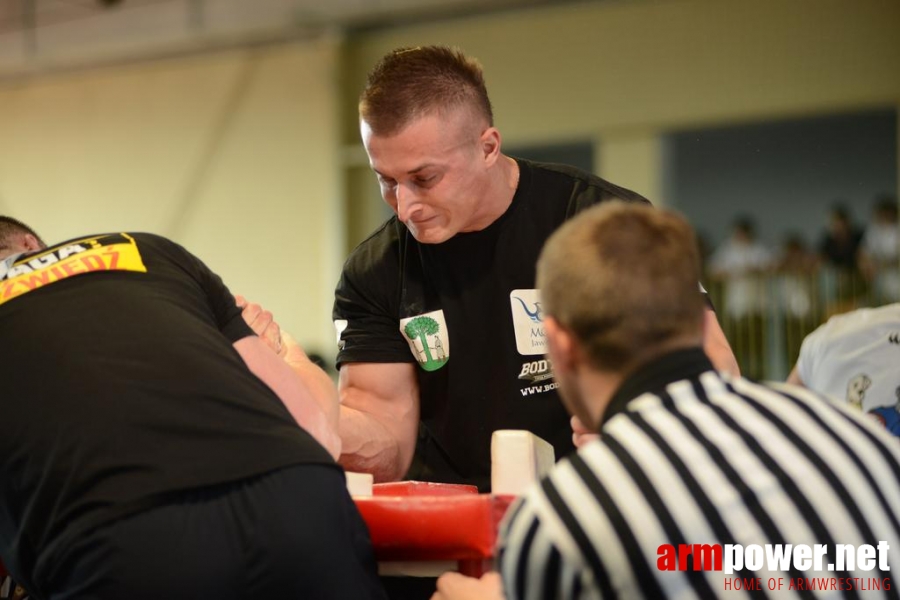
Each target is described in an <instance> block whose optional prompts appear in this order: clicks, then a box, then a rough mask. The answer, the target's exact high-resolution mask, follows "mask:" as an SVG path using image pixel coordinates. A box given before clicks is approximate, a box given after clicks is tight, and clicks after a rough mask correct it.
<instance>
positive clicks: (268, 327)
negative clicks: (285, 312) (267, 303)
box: [234, 295, 287, 358]
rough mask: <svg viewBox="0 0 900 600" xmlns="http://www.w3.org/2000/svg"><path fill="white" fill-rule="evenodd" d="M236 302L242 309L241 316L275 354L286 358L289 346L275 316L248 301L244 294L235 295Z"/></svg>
mask: <svg viewBox="0 0 900 600" xmlns="http://www.w3.org/2000/svg"><path fill="white" fill-rule="evenodd" d="M234 300H235V303H236V304H237V305H238V308H240V309H241V316H242V317H244V321H246V322H247V325H249V326H250V329H252V330H253V331H254V333H256V335H258V336H259V337H260V338H261V339H262V340H263V341H264V342H265V343H266V345H267V346H268V347H269V348H271V349H272V350H273V351H274V352H275V354H277V355H278V356H280V357H282V358H284V357H285V354H286V353H287V348H286V347H285V344H284V339H283V337H282V334H281V327H280V326H279V325H278V323H276V322H275V318H274V317H273V316H272V313H270V312H269V311H267V310H264V309H263V307H262V306H260V305H259V304H255V303H252V302H248V301H247V299H246V298H244V297H243V296H240V295H237V296H235V297H234Z"/></svg>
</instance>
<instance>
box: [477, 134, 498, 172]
mask: <svg viewBox="0 0 900 600" xmlns="http://www.w3.org/2000/svg"><path fill="white" fill-rule="evenodd" d="M479 143H480V144H481V152H482V154H483V155H484V164H485V166H488V167H490V166H491V165H493V164H494V163H495V162H497V159H498V158H500V131H499V130H497V128H496V127H488V128H487V129H485V130H484V131H483V132H482V134H481V138H480V139H479Z"/></svg>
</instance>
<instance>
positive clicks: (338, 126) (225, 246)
mask: <svg viewBox="0 0 900 600" xmlns="http://www.w3.org/2000/svg"><path fill="white" fill-rule="evenodd" d="M13 5H16V6H18V9H16V10H13V9H10V8H9V7H10V6H13ZM106 5H110V6H106ZM78 6H81V7H86V8H85V10H84V12H83V13H79V14H76V13H75V12H73V11H75V9H76V8H78ZM29 7H30V8H29ZM54 7H55V8H54ZM2 10H3V11H5V14H3V13H2V12H0V213H6V214H12V215H14V216H17V217H19V218H21V219H22V220H25V221H27V222H30V223H31V224H33V225H34V226H35V227H36V228H38V229H39V230H40V231H42V232H43V233H44V234H45V237H46V238H49V239H61V238H65V237H70V236H74V235H79V234H81V233H84V232H86V231H99V230H114V229H132V230H147V231H154V232H157V233H161V234H163V235H167V236H170V237H172V238H174V239H175V240H177V241H179V242H181V243H183V244H184V245H186V246H187V247H188V248H190V249H191V250H193V251H194V252H195V253H197V254H198V255H200V257H201V258H203V259H204V260H205V261H207V262H208V264H210V266H212V268H213V269H215V270H216V271H218V272H219V273H220V274H221V275H222V276H223V278H224V279H225V280H226V282H227V283H229V285H230V286H231V287H232V289H233V290H234V291H236V292H240V293H243V294H245V295H247V296H250V297H251V298H253V299H256V300H258V301H260V302H262V303H263V304H265V305H266V306H267V307H269V308H271V309H272V310H273V312H275V313H276V316H277V317H278V319H279V320H280V321H281V322H282V323H283V325H284V326H285V327H286V328H287V329H289V330H291V331H293V332H295V334H296V335H297V337H298V338H299V339H300V340H301V341H303V342H305V343H306V344H307V345H308V346H309V347H310V348H312V349H316V350H318V351H320V352H322V353H324V354H326V355H330V354H333V334H332V333H331V324H330V305H331V292H332V289H333V285H334V283H335V281H336V279H337V276H338V274H339V270H340V265H341V262H342V261H343V259H344V257H345V256H346V253H347V252H348V251H349V249H350V248H351V247H352V246H353V245H355V244H356V243H358V242H359V241H360V240H361V239H363V238H364V237H365V235H367V234H368V232H369V231H370V230H372V229H373V228H374V227H376V226H377V225H378V224H379V223H380V222H381V221H382V220H383V219H384V218H385V216H386V215H387V212H386V208H385V207H384V205H383V203H382V202H381V200H380V198H379V197H378V190H377V187H376V185H375V181H374V178H373V177H372V175H371V173H370V171H369V169H368V164H367V161H366V157H365V153H364V152H363V150H362V147H361V145H360V144H359V141H358V132H357V121H356V112H355V111H356V99H357V97H358V94H359V92H360V90H361V88H362V86H363V83H364V78H365V73H366V71H367V70H368V69H369V68H370V67H371V66H372V65H373V64H374V62H375V61H376V60H377V59H378V58H379V57H380V56H381V55H383V54H384V53H385V52H388V51H389V50H391V49H393V48H394V47H397V46H405V45H418V44H450V45H456V46H459V47H461V48H462V49H463V50H465V51H466V52H467V53H469V54H471V55H474V56H476V57H478V58H479V59H480V60H481V62H482V64H483V65H484V68H485V72H486V77H487V81H488V88H489V91H490V93H491V97H492V101H493V104H494V110H495V115H496V124H497V126H498V127H499V129H500V131H501V132H502V134H503V136H504V144H505V148H507V150H508V151H510V152H512V153H514V154H520V155H523V156H534V157H536V158H547V159H551V160H553V159H557V158H558V157H564V158H562V160H567V161H569V162H579V163H581V164H585V165H586V166H589V167H591V168H592V169H593V170H594V171H595V172H597V173H598V174H600V175H601V176H603V177H606V178H608V179H610V180H612V181H614V182H615V183H618V184H620V185H623V186H626V187H630V188H632V189H634V190H636V191H638V192H641V193H643V194H644V195H646V196H647V197H648V198H650V199H651V200H653V201H654V202H655V203H657V204H661V205H670V206H673V207H675V208H678V209H679V210H682V211H684V212H685V213H686V214H688V216H689V217H690V218H691V220H692V222H694V224H695V225H696V226H697V227H698V229H700V231H701V232H702V233H703V235H704V237H705V238H707V239H708V242H709V244H710V245H713V246H714V245H717V244H719V243H720V242H722V241H723V240H725V239H726V238H727V236H728V234H729V231H728V228H729V226H730V224H731V221H732V219H733V218H734V217H735V216H736V215H738V214H741V213H748V214H749V215H750V216H752V217H753V218H754V219H755V220H756V222H757V227H758V230H759V233H760V237H761V238H763V239H764V240H766V241H767V242H769V243H771V244H773V245H774V244H777V243H778V242H779V240H780V239H781V238H782V237H783V235H785V234H786V233H788V232H789V231H795V230H796V231H799V232H800V234H801V235H802V236H803V237H804V238H805V239H806V240H807V241H808V242H810V243H812V242H813V241H814V238H815V237H816V236H817V235H818V234H819V233H820V232H821V230H822V229H823V228H824V227H825V225H826V223H827V211H828V207H829V206H830V205H831V204H832V203H833V202H834V201H836V200H837V199H843V200H844V201H845V202H846V203H847V204H849V206H850V207H851V209H852V210H853V212H854V213H855V216H856V218H857V220H859V221H860V222H862V221H864V220H865V219H866V218H868V215H869V213H870V210H871V205H872V202H873V201H874V198H875V196H876V195H878V194H893V195H894V197H896V194H897V188H898V174H897V173H898V161H900V159H898V150H897V147H898V143H897V139H898V124H897V109H898V106H900V35H897V31H898V30H900V2H897V1H896V0H858V1H855V2H847V1H846V0H757V1H754V2H749V1H738V0H725V1H723V0H631V1H610V0H597V1H583V2H535V1H525V2H515V1H513V0H510V1H506V0H498V1H497V2H496V3H484V2H480V3H479V2H466V0H443V1H438V0H427V1H425V0H422V1H420V2H411V1H409V0H380V1H379V2H364V1H362V0H339V1H335V2H330V3H328V4H327V6H324V7H323V6H321V3H313V2H303V1H301V0H257V1H256V2H246V1H245V2H238V1H236V0H120V1H119V2H97V3H94V2H92V0H79V1H78V2H76V1H75V0H22V1H21V2H10V3H9V5H8V6H7V5H4V6H3V9H2ZM41 11H43V12H41ZM67 11H68V12H67ZM812 318H815V319H819V318H821V314H820V313H816V315H815V316H814V317H812ZM776 371H777V369H776ZM774 372H775V371H772V372H771V373H774Z"/></svg>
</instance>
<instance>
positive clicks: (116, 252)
mask: <svg viewBox="0 0 900 600" xmlns="http://www.w3.org/2000/svg"><path fill="white" fill-rule="evenodd" d="M102 271H135V272H139V273H146V272H147V267H145V266H144V262H143V260H141V253H140V252H139V251H138V248H137V244H136V243H135V240H134V238H132V237H131V236H130V235H128V234H126V233H113V234H106V235H99V236H93V237H88V238H83V239H79V240H73V241H69V242H64V243H62V244H59V245H57V246H54V247H52V248H48V249H46V250H44V251H42V252H39V253H36V254H29V255H27V256H23V257H22V258H20V259H19V260H16V261H14V262H13V263H12V265H10V267H9V268H8V270H7V271H6V272H5V273H0V304H3V303H5V302H8V301H10V300H12V299H13V298H18V297H19V296H21V295H23V294H27V293H28V292H31V291H34V290H36V289H38V288H42V287H44V286H46V285H50V284H51V283H56V282H58V281H62V280H63V279H68V278H69V277H74V276H76V275H86V274H88V273H99V272H102Z"/></svg>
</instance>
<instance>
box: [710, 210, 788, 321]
mask: <svg viewBox="0 0 900 600" xmlns="http://www.w3.org/2000/svg"><path fill="white" fill-rule="evenodd" d="M772 262H773V257H772V252H771V251H770V250H769V249H768V248H766V247H765V246H764V245H763V244H762V243H760V242H759V241H758V240H757V239H756V226H755V225H754V222H753V220H752V219H751V218H750V217H747V216H742V217H738V218H737V219H736V220H735V221H734V224H733V225H732V232H731V236H730V237H729V238H728V239H727V240H725V242H724V243H722V245H720V246H719V247H718V248H716V250H715V251H714V252H713V254H712V256H711V257H710V259H709V271H710V275H712V276H713V277H714V278H715V279H721V280H723V281H725V282H726V291H725V311H726V314H728V315H730V316H733V317H743V316H746V315H748V314H757V313H760V312H762V311H763V309H764V308H765V299H766V294H765V289H764V281H763V279H762V278H761V277H760V275H761V274H763V273H765V272H766V271H768V270H769V268H770V267H771V266H772Z"/></svg>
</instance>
